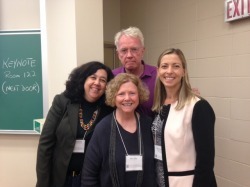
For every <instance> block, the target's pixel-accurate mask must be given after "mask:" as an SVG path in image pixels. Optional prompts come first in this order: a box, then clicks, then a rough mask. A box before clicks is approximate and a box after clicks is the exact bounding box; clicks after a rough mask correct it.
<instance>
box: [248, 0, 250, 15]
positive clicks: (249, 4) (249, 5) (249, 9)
mask: <svg viewBox="0 0 250 187" xmlns="http://www.w3.org/2000/svg"><path fill="white" fill-rule="evenodd" d="M248 14H250V0H248Z"/></svg>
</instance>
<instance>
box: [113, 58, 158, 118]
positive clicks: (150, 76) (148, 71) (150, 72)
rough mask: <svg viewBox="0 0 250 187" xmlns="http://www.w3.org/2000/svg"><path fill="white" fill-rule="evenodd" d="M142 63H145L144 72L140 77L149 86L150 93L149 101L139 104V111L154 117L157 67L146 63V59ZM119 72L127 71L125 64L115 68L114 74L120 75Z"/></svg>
mask: <svg viewBox="0 0 250 187" xmlns="http://www.w3.org/2000/svg"><path fill="white" fill-rule="evenodd" d="M142 64H143V65H144V72H143V74H142V75H141V76H140V79H141V80H142V81H143V82H144V83H145V85H146V86H147V87H148V89H149V92H150V95H149V99H148V101H146V102H144V103H142V104H140V105H139V107H138V112H140V113H142V114H145V115H147V116H150V117H153V112H152V110H151V108H152V106H153V100H154V88H155V80H156V74H157V69H156V67H155V66H151V65H148V64H145V63H144V61H142ZM119 73H126V71H125V68H124V67H123V66H122V67H119V68H116V69H114V70H113V74H114V75H118V74H119Z"/></svg>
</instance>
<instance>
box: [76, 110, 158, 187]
mask: <svg viewBox="0 0 250 187" xmlns="http://www.w3.org/2000/svg"><path fill="white" fill-rule="evenodd" d="M112 119H113V114H109V115H108V116H106V117H105V118H103V120H101V121H100V123H98V125H97V126H96V128H95V131H94V134H93V136H92V138H91V141H90V143H89V146H88V148H87V151H86V155H85V160H84V165H83V170H82V179H81V183H82V184H81V186H82V187H87V186H91V187H99V186H100V187H111V186H113V185H112V178H113V177H114V176H112V175H111V174H110V159H109V156H110V154H109V153H110V134H111V121H112ZM139 121H140V126H141V136H142V141H143V145H142V146H143V149H144V154H143V172H142V173H143V177H142V185H141V186H142V187H154V186H156V175H155V168H154V166H155V164H154V145H153V137H152V133H151V124H152V120H151V119H150V118H149V117H146V116H143V115H141V116H140V119H139ZM115 130H116V137H115V141H116V147H115V160H114V162H115V163H116V172H117V175H118V180H119V184H120V187H133V186H135V183H136V178H137V174H138V172H137V171H132V172H126V171H125V156H126V152H125V149H124V146H123V144H122V141H121V138H120V135H119V133H118V131H117V128H116V129H115ZM120 131H121V135H122V138H123V140H124V143H125V146H126V148H127V151H128V154H138V153H139V148H138V134H137V131H136V132H135V133H129V132H127V131H125V130H124V129H122V127H120Z"/></svg>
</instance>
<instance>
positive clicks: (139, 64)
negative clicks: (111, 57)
mask: <svg viewBox="0 0 250 187" xmlns="http://www.w3.org/2000/svg"><path fill="white" fill-rule="evenodd" d="M115 45H116V50H117V54H118V58H119V60H120V61H121V63H122V66H121V67H119V68H116V69H114V70H113V73H114V75H117V74H119V73H132V74H134V75H137V76H138V77H140V79H141V80H142V81H143V82H144V83H145V85H146V86H147V87H148V89H149V92H150V95H149V100H148V101H146V102H144V103H143V104H141V105H139V107H138V112H141V113H143V114H146V115H148V116H151V117H153V112H152V110H151V108H152V105H153V98H154V87H155V80H156V74H157V69H156V67H155V66H151V65H148V64H146V63H145V62H144V61H143V55H144V51H145V47H144V37H143V34H142V32H141V31H140V29H139V28H137V27H129V28H127V29H123V30H121V31H119V32H118V33H117V34H116V35H115Z"/></svg>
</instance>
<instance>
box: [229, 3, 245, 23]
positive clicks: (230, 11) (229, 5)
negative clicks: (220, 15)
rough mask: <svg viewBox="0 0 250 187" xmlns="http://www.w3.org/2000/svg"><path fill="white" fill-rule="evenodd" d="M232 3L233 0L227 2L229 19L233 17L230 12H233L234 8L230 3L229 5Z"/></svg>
mask: <svg viewBox="0 0 250 187" xmlns="http://www.w3.org/2000/svg"><path fill="white" fill-rule="evenodd" d="M249 1H250V0H249ZM231 3H232V1H230V2H227V19H229V18H232V16H231V14H230V12H231V10H232V9H231V8H230V5H229V4H231Z"/></svg>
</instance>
